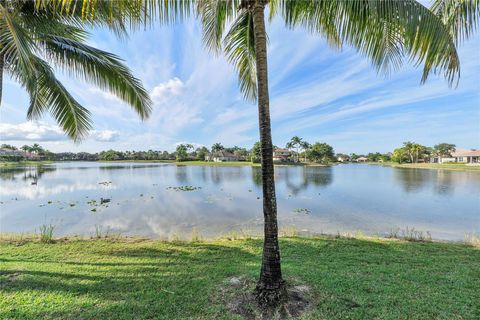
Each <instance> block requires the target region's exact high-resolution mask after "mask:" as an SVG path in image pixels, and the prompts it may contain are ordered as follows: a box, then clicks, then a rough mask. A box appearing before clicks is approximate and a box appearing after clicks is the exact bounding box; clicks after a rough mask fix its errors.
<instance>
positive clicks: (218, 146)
mask: <svg viewBox="0 0 480 320" xmlns="http://www.w3.org/2000/svg"><path fill="white" fill-rule="evenodd" d="M223 149H225V148H224V147H223V145H222V144H221V143H219V142H217V143H214V144H213V146H212V152H217V151H220V150H223Z"/></svg>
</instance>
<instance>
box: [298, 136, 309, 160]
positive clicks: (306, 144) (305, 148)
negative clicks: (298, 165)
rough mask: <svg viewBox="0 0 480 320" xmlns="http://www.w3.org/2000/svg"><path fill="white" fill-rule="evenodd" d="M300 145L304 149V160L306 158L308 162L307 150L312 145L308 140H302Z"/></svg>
mask: <svg viewBox="0 0 480 320" xmlns="http://www.w3.org/2000/svg"><path fill="white" fill-rule="evenodd" d="M300 147H301V148H302V150H303V160H304V162H307V151H308V149H310V147H311V145H310V143H308V142H307V141H302V142H301V143H300Z"/></svg>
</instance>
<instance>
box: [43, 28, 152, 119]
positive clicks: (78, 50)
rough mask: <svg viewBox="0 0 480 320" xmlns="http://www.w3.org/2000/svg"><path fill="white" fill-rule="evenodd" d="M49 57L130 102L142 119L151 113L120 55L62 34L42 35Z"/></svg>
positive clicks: (135, 79) (68, 69)
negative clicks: (59, 35)
mask: <svg viewBox="0 0 480 320" xmlns="http://www.w3.org/2000/svg"><path fill="white" fill-rule="evenodd" d="M42 42H43V44H44V46H45V49H46V50H45V52H46V53H47V55H48V57H49V59H50V60H51V61H53V62H55V63H56V65H57V66H58V67H61V68H63V69H64V70H65V71H66V72H68V73H70V74H72V75H74V76H77V77H80V78H83V79H84V80H86V81H88V82H89V83H93V84H94V85H96V86H97V87H99V88H101V89H103V90H106V91H109V92H111V93H113V94H114V95H116V96H117V97H119V98H120V99H121V100H123V101H125V102H126V103H128V104H130V105H131V106H132V107H133V108H134V110H135V111H136V112H137V113H138V114H139V115H140V117H141V118H142V119H145V118H147V117H148V115H149V114H150V111H151V108H150V105H149V103H148V101H149V96H148V93H147V92H146V91H145V89H143V88H142V85H141V82H140V81H139V80H138V79H137V78H135V77H133V76H132V74H131V72H130V70H129V69H128V68H127V67H126V66H125V65H123V64H122V63H121V62H120V58H118V57H117V56H116V55H114V54H111V53H109V52H105V51H102V50H99V49H96V48H93V47H91V46H88V45H85V44H82V43H80V42H77V41H74V40H70V39H67V38H64V37H57V36H51V35H44V37H43V39H42Z"/></svg>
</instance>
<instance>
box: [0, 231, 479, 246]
mask: <svg viewBox="0 0 480 320" xmlns="http://www.w3.org/2000/svg"><path fill="white" fill-rule="evenodd" d="M53 227H55V226H53ZM194 229H195V228H194ZM185 235H187V234H185ZM42 237H43V234H41V233H36V232H0V243H17V242H19V243H28V242H33V243H42ZM49 237H50V238H49V239H48V241H47V243H57V242H58V243H63V242H70V241H96V240H109V241H119V242H131V241H147V242H161V243H209V242H224V241H227V242H228V241H241V240H262V239H263V236H262V235H261V234H248V233H243V232H230V233H225V234H221V235H218V236H216V237H203V236H202V235H201V233H198V231H197V230H196V229H195V230H192V233H191V234H188V236H187V237H185V236H182V235H178V234H175V235H174V236H173V237H169V238H157V237H149V236H142V235H134V234H121V233H115V232H111V233H110V231H109V230H105V232H102V231H100V233H99V234H96V235H95V234H91V235H85V234H72V235H60V236H53V233H52V234H50V235H49ZM278 238H279V239H288V238H298V239H310V240H315V239H345V240H365V241H400V242H416V243H425V244H429V243H444V244H451V245H464V246H471V247H478V248H479V249H480V234H477V233H473V234H471V233H466V234H465V236H464V238H463V239H462V240H460V239H456V240H451V239H439V238H432V237H431V236H430V233H429V232H423V231H418V230H415V229H413V228H412V229H411V230H410V232H408V229H407V231H406V232H405V230H403V229H399V230H397V232H396V233H392V234H390V235H388V234H385V235H379V234H377V235H375V234H372V235H367V234H364V233H363V232H361V231H356V232H343V233H310V234H302V233H299V232H298V231H296V230H291V229H289V228H286V229H281V230H279V236H278Z"/></svg>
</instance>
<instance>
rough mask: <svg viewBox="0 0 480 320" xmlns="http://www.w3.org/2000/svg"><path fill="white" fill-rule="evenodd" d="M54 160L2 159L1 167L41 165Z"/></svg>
mask: <svg viewBox="0 0 480 320" xmlns="http://www.w3.org/2000/svg"><path fill="white" fill-rule="evenodd" d="M52 163H53V161H2V162H0V168H1V167H16V166H19V167H24V166H41V165H46V164H52Z"/></svg>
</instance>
